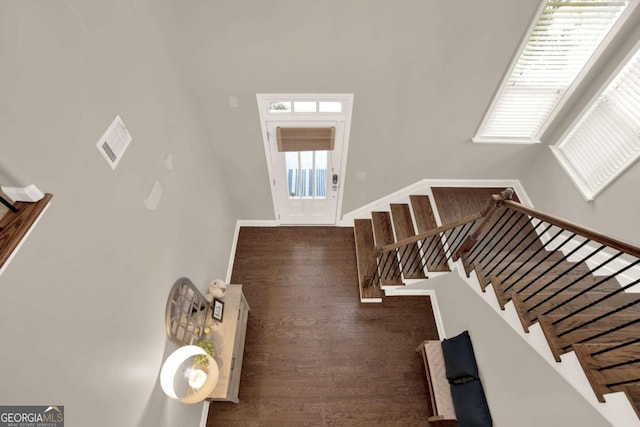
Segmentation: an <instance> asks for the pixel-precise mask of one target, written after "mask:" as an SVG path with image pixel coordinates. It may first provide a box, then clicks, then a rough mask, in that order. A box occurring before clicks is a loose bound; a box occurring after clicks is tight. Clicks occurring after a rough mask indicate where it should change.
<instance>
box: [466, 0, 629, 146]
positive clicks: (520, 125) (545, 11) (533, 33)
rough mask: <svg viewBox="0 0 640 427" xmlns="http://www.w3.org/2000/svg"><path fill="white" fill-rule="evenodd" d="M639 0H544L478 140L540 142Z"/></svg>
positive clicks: (483, 123)
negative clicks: (578, 83) (559, 111)
mask: <svg viewBox="0 0 640 427" xmlns="http://www.w3.org/2000/svg"><path fill="white" fill-rule="evenodd" d="M637 3H638V1H637V0H620V1H599V0H598V1H596V0H579V1H576V0H564V1H562V0H561V1H543V2H542V4H541V7H540V10H539V12H538V15H537V18H536V20H535V21H534V24H532V28H531V30H530V31H529V34H528V36H527V37H526V39H525V40H524V41H523V43H522V47H521V49H520V51H519V53H518V55H517V56H516V58H514V60H513V62H512V64H511V67H510V69H509V71H508V72H507V74H506V75H505V78H504V79H503V81H502V84H501V86H500V88H499V90H498V91H497V93H496V95H495V97H494V99H493V101H492V103H491V105H490V107H489V109H488V111H487V113H486V114H485V117H484V119H483V121H482V123H481V124H480V127H479V128H478V131H477V132H476V135H475V136H474V138H473V141H474V142H494V143H534V142H540V136H541V135H542V133H543V132H544V130H545V129H546V128H547V126H548V124H549V123H550V122H551V120H552V119H553V117H554V116H555V114H556V112H557V111H558V110H559V109H560V107H561V106H562V104H563V102H564V100H565V99H566V98H567V97H568V95H569V94H570V93H571V91H572V89H573V87H575V86H576V85H577V82H578V81H579V80H580V79H581V78H582V76H583V75H584V74H585V73H586V71H587V70H588V68H589V67H590V66H591V64H592V63H593V61H595V59H596V57H597V55H598V54H599V53H600V52H601V51H602V50H603V49H604V47H605V45H606V43H607V42H608V40H609V39H610V38H611V37H612V36H613V34H614V33H615V31H616V30H617V29H618V28H619V27H620V26H621V25H622V22H623V21H624V19H625V18H626V17H627V16H628V14H629V13H630V12H631V9H633V7H635V5H636V4H637Z"/></svg>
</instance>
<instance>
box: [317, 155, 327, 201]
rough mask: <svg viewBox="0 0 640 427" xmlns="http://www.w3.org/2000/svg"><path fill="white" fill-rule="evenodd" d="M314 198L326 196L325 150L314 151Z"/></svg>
mask: <svg viewBox="0 0 640 427" xmlns="http://www.w3.org/2000/svg"><path fill="white" fill-rule="evenodd" d="M314 154H315V157H316V158H315V172H316V173H315V176H316V194H315V196H316V198H317V199H324V198H325V197H327V151H315V152H314Z"/></svg>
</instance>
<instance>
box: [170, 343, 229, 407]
mask: <svg viewBox="0 0 640 427" xmlns="http://www.w3.org/2000/svg"><path fill="white" fill-rule="evenodd" d="M199 355H203V356H206V357H207V361H208V369H206V370H204V369H202V368H201V367H197V368H191V367H188V368H186V369H185V366H184V363H185V362H186V361H187V360H189V358H192V357H194V356H199ZM187 371H188V372H187ZM187 373H188V375H185V374H187ZM176 375H183V376H186V377H187V378H188V382H189V385H190V387H189V388H191V393H187V391H188V390H187V387H186V386H185V391H184V394H185V395H184V396H179V395H178V393H176V390H175V382H174V380H175V378H176ZM219 376H220V371H219V369H218V364H217V363H216V361H215V360H214V359H213V357H211V356H209V355H208V354H207V352H206V351H204V350H203V349H202V348H200V347H198V346H197V345H185V346H183V347H180V348H179V349H177V350H176V351H174V352H173V353H171V354H170V355H169V357H167V360H165V362H164V364H163V365H162V370H161V371H160V385H161V387H162V390H163V391H164V392H165V394H166V395H167V396H169V397H171V398H173V399H176V400H178V401H180V402H183V403H198V402H201V401H203V400H204V399H206V398H207V396H209V395H210V394H211V392H212V391H213V389H214V388H216V384H217V383H218V378H219Z"/></svg>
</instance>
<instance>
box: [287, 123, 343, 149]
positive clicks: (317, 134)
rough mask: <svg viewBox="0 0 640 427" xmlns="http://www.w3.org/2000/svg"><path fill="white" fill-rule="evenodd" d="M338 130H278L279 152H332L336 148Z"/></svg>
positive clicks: (294, 128)
mask: <svg viewBox="0 0 640 427" xmlns="http://www.w3.org/2000/svg"><path fill="white" fill-rule="evenodd" d="M335 135H336V128H335V127H329V128H319V127H318V128H302V127H300V128H297V127H293V128H288V127H280V126H278V127H277V128H276V138H277V143H278V151H280V152H287V151H330V150H333V148H334V146H335Z"/></svg>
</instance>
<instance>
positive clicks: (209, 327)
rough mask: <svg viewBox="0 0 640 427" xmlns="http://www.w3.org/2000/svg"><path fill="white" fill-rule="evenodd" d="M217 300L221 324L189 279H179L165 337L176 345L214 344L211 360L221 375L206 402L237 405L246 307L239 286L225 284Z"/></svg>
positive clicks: (170, 302) (170, 303)
mask: <svg viewBox="0 0 640 427" xmlns="http://www.w3.org/2000/svg"><path fill="white" fill-rule="evenodd" d="M220 300H221V301H222V302H224V309H223V310H222V321H218V320H215V319H214V318H213V316H212V312H213V304H211V303H209V302H208V301H207V300H206V299H205V297H204V295H202V294H201V293H200V291H199V290H198V289H197V288H196V287H195V286H194V284H193V283H192V282H191V280H189V279H188V278H186V277H182V278H180V279H178V280H177V281H176V283H175V284H174V285H173V288H172V289H171V291H170V293H169V298H168V299H167V309H166V328H167V336H168V337H169V339H171V341H173V342H174V343H176V344H177V345H179V346H183V345H197V344H198V343H199V342H201V341H205V342H211V343H213V345H214V348H215V354H214V355H213V358H214V359H215V361H216V363H217V364H218V369H219V371H220V375H219V378H218V383H217V384H216V387H215V388H214V389H213V391H212V392H211V393H210V394H209V396H207V400H224V401H230V402H235V403H238V391H239V389H240V373H241V371H242V356H243V354H244V338H245V334H246V332H247V319H248V317H249V304H247V300H246V299H245V297H244V294H243V293H242V285H228V288H227V292H226V293H225V295H224V297H222V298H221V299H220Z"/></svg>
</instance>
